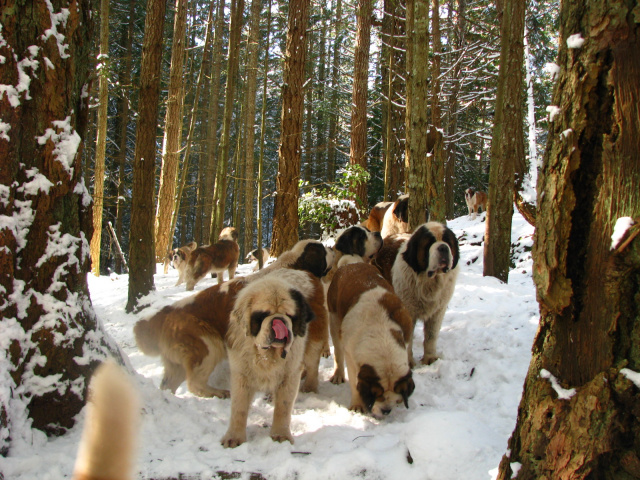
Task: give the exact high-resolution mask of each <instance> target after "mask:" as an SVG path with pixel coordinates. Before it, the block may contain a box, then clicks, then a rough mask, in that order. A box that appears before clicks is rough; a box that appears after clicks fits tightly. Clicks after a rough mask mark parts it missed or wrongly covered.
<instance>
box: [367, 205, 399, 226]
mask: <svg viewBox="0 0 640 480" xmlns="http://www.w3.org/2000/svg"><path fill="white" fill-rule="evenodd" d="M391 205H393V202H379V203H376V204H375V205H374V206H373V208H372V209H371V211H370V212H369V218H367V221H366V222H365V224H364V226H365V227H367V228H368V229H369V230H370V231H372V232H379V231H381V230H382V222H383V220H384V214H385V213H386V212H387V210H388V209H389V207H390V206H391Z"/></svg>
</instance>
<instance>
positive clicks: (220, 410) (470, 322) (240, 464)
mask: <svg viewBox="0 0 640 480" xmlns="http://www.w3.org/2000/svg"><path fill="white" fill-rule="evenodd" d="M483 219H484V215H482V216H479V217H478V219H477V220H475V221H472V220H470V219H469V218H468V217H466V216H464V217H460V218H458V219H456V220H454V221H451V222H449V227H450V228H452V229H453V230H454V232H455V233H456V235H457V236H458V238H459V239H460V245H461V272H460V275H459V277H458V283H457V286H456V290H455V294H454V296H453V299H452V301H451V303H450V304H449V309H448V311H447V314H446V317H445V320H444V323H443V327H442V331H441V333H440V340H439V343H438V351H439V353H440V355H441V359H440V360H438V361H437V362H436V363H434V364H433V365H430V366H422V367H418V368H417V369H416V370H415V371H414V380H415V383H416V390H415V392H414V394H413V395H412V396H411V397H410V399H409V409H405V408H404V407H403V406H401V407H399V408H396V409H395V410H394V412H393V413H392V414H391V415H390V416H389V417H388V418H386V419H384V420H380V421H379V420H376V419H374V418H372V417H369V416H365V415H362V414H357V413H352V412H350V411H349V410H348V408H347V407H348V405H349V396H350V395H349V386H348V384H346V383H345V384H343V385H332V384H331V383H330V382H329V377H330V376H331V373H332V370H333V359H332V358H328V359H323V360H322V363H321V372H320V387H319V392H318V393H317V394H307V393H305V394H300V395H299V396H298V400H297V402H296V405H295V408H294V412H293V418H292V432H293V435H294V437H295V444H294V445H291V444H289V443H283V444H280V443H276V442H273V441H272V440H271V438H270V437H269V428H268V427H269V426H270V423H271V418H272V413H273V408H272V405H271V404H270V403H269V402H268V401H267V400H265V399H264V398H262V397H261V396H256V398H255V400H254V402H253V406H252V410H251V412H250V415H249V422H248V441H247V442H246V443H245V444H243V445H241V446H240V447H238V448H235V449H224V448H223V447H222V446H221V445H220V439H221V437H222V436H223V434H224V433H225V431H226V429H227V423H228V420H229V415H230V408H231V403H230V400H229V399H225V400H222V399H217V398H212V399H204V398H197V397H194V396H193V395H192V394H190V393H189V392H187V390H186V387H185V385H183V386H182V387H180V389H179V390H178V392H177V395H175V396H174V395H172V394H171V393H167V392H164V391H161V390H159V389H158V385H159V384H160V379H161V377H162V372H163V368H162V365H161V363H160V359H159V358H151V357H146V356H144V355H143V354H141V353H140V352H139V351H138V349H137V347H136V344H135V341H134V338H133V332H132V327H133V325H134V324H135V322H136V321H137V320H138V319H139V318H141V317H143V316H148V315H150V314H152V313H153V312H155V311H156V310H158V309H160V308H162V307H163V306H165V305H168V304H171V303H173V302H174V301H176V300H178V299H181V298H184V297H185V296H188V295H189V293H188V292H185V290H184V286H180V287H175V286H174V284H175V282H176V279H177V272H176V271H175V270H171V271H170V273H169V274H168V275H164V274H163V273H162V268H161V266H160V265H158V270H157V271H158V274H157V275H156V276H155V285H156V291H155V292H153V293H152V294H151V295H150V296H149V300H150V301H151V307H149V308H147V309H146V310H145V311H144V312H142V314H140V315H129V314H126V313H125V312H124V307H125V304H126V299H127V277H126V276H120V277H118V278H115V279H111V278H109V277H100V278H95V277H93V276H91V275H89V286H90V290H91V298H92V302H93V306H94V308H95V311H96V313H97V315H98V318H99V319H100V320H101V321H102V322H103V323H104V325H105V327H106V330H107V331H108V332H109V333H110V334H111V335H112V337H113V338H114V339H115V341H116V342H117V343H118V345H119V346H120V348H121V349H122V351H123V352H124V353H125V354H126V355H127V356H128V361H129V362H130V364H131V366H132V367H133V368H134V369H135V370H136V371H137V372H138V375H137V378H136V381H137V384H138V385H139V389H140V393H141V396H142V401H143V404H144V408H143V419H142V429H141V434H140V436H141V439H140V448H139V455H138V470H139V477H140V478H177V476H178V474H179V473H182V474H184V475H186V476H187V478H201V479H203V480H204V479H211V478H213V477H215V474H216V472H218V471H225V472H241V473H242V474H243V475H242V477H241V478H249V474H250V473H251V472H256V473H260V474H262V475H264V476H266V477H268V478H270V479H295V478H300V479H304V480H314V479H318V480H329V479H340V480H346V479H356V478H357V479H361V478H366V479H402V480H413V479H416V480H417V479H420V480H490V479H492V478H495V475H496V469H497V466H498V464H499V462H500V459H501V457H502V455H503V454H504V452H505V451H506V448H507V440H508V438H509V436H510V434H511V432H512V430H513V428H514V426H515V419H516V414H517V408H518V404H519V401H520V396H521V392H522V386H523V382H524V378H525V375H526V371H527V368H528V365H529V360H530V355H531V354H530V351H531V345H532V343H533V338H534V335H535V332H536V328H537V325H538V305H537V303H536V299H535V290H534V286H533V282H532V278H531V268H532V262H531V254H530V249H531V245H532V235H533V228H532V227H531V226H529V225H528V224H527V223H526V222H525V221H524V220H523V218H522V217H521V216H520V215H518V214H516V215H515V216H514V222H513V229H512V232H513V234H512V243H513V244H517V247H516V248H515V250H516V256H515V268H514V269H513V270H512V271H511V273H510V276H509V284H506V285H505V284H502V283H501V282H499V281H498V280H496V279H494V278H491V277H486V278H485V277H483V276H482V256H483V246H482V237H483V235H484V229H485V223H484V222H483V221H482V220H483ZM250 272H251V266H250V265H241V266H240V268H239V272H238V274H239V275H246V274H249V273H250ZM214 282H215V279H211V278H207V279H205V280H204V281H202V282H201V283H200V284H198V285H197V286H196V291H199V290H202V289H204V288H206V287H208V286H210V285H212V284H213V283H214ZM422 338H423V337H422V326H421V324H419V325H418V327H417V329H416V335H415V343H414V352H415V355H416V356H419V355H421V354H422ZM228 372H229V369H228V364H227V363H226V362H225V363H224V364H223V365H221V366H220V367H219V368H218V370H216V372H214V374H213V376H212V378H211V380H210V381H211V382H212V383H213V384H215V385H216V386H222V387H225V388H228V387H229V382H228V378H227V377H228ZM80 415H81V417H82V416H83V415H84V411H83V413H81V414H80ZM81 427H82V422H80V424H79V425H78V426H76V427H75V428H74V429H73V430H72V431H70V432H69V433H68V434H67V435H65V436H64V437H61V438H52V439H47V438H46V437H45V436H44V434H41V433H39V432H37V431H34V432H33V436H32V438H31V439H28V440H20V442H19V443H18V444H17V445H14V448H13V449H12V452H11V454H10V456H9V457H8V458H1V457H0V478H2V474H4V478H5V479H7V480H8V479H16V480H21V479H38V480H44V479H60V478H69V477H70V476H71V473H72V470H73V463H74V459H75V453H76V449H77V444H78V442H79V438H80V432H81ZM27 438H28V437H27ZM183 478H184V477H183Z"/></svg>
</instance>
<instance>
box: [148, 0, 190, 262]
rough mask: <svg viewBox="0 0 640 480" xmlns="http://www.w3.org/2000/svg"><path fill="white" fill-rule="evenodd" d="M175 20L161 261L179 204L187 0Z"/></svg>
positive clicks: (159, 224) (159, 219)
mask: <svg viewBox="0 0 640 480" xmlns="http://www.w3.org/2000/svg"><path fill="white" fill-rule="evenodd" d="M175 9H176V15H175V18H174V23H173V44H172V47H171V68H170V72H169V93H168V96H167V112H166V116H165V122H164V125H165V128H164V141H163V144H162V168H161V171H160V188H159V189H158V206H157V210H156V222H155V234H156V251H155V255H156V262H162V260H163V259H164V257H165V256H166V255H167V253H168V251H169V250H171V247H172V244H173V231H172V229H171V226H172V225H171V219H172V214H173V211H174V209H175V208H176V183H177V176H178V165H179V163H180V147H181V146H182V125H183V120H184V119H183V112H182V110H183V106H184V87H183V83H184V69H183V65H184V52H185V41H186V37H185V35H186V31H187V0H176V3H175Z"/></svg>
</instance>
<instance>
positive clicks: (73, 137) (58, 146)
mask: <svg viewBox="0 0 640 480" xmlns="http://www.w3.org/2000/svg"><path fill="white" fill-rule="evenodd" d="M72 113H73V112H72ZM51 123H53V126H54V128H55V130H54V129H53V128H47V129H46V131H45V134H44V135H42V136H40V137H38V143H39V144H40V145H44V144H46V143H47V141H48V140H51V141H52V142H53V143H54V145H55V147H54V149H53V155H54V156H55V159H56V160H57V161H58V162H60V163H61V164H62V166H63V167H64V169H65V170H66V171H67V173H68V174H69V177H73V162H74V160H75V158H76V154H77V153H78V147H79V146H80V142H81V141H82V139H81V138H80V135H78V132H76V131H75V130H74V129H73V128H71V116H68V117H67V118H65V119H64V120H54V121H53V122H51Z"/></svg>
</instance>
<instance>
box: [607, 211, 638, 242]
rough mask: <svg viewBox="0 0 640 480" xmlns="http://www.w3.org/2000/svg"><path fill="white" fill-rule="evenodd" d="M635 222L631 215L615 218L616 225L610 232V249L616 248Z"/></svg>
mask: <svg viewBox="0 0 640 480" xmlns="http://www.w3.org/2000/svg"><path fill="white" fill-rule="evenodd" d="M635 223H636V222H635V221H634V220H633V218H631V217H621V218H619V219H618V220H616V225H615V227H613V233H612V234H611V250H615V249H616V248H618V245H619V244H620V242H622V239H623V238H624V236H625V235H626V233H627V231H628V230H629V229H630V228H631V227H632V226H634V225H635Z"/></svg>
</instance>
